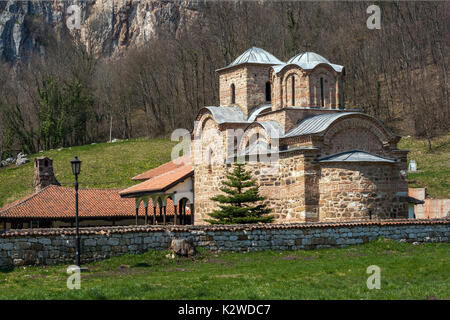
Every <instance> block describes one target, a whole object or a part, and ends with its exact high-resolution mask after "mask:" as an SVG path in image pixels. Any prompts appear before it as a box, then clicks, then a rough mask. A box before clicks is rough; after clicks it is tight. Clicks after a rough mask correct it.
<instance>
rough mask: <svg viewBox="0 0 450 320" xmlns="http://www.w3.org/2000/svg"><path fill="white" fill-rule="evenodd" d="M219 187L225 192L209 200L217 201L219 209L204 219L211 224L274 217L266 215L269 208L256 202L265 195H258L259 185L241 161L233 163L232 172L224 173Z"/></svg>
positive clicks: (270, 219)
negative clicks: (224, 177) (209, 217)
mask: <svg viewBox="0 0 450 320" xmlns="http://www.w3.org/2000/svg"><path fill="white" fill-rule="evenodd" d="M226 177H227V180H225V181H223V182H222V184H223V185H224V186H223V187H221V188H220V190H221V191H223V192H224V193H225V194H220V195H217V196H215V197H212V198H211V200H213V201H216V202H219V209H218V210H214V212H213V213H211V214H210V216H211V218H213V219H208V220H206V221H207V222H209V223H211V224H239V223H257V222H265V223H268V222H272V221H273V219H274V217H273V216H272V215H267V214H268V213H270V212H271V209H269V208H267V207H266V205H265V204H256V202H259V201H262V200H265V199H266V197H263V196H260V195H259V186H258V185H257V184H256V181H255V180H253V179H252V176H251V174H250V172H248V171H246V170H245V169H244V165H243V164H241V163H236V164H234V170H233V172H232V173H229V174H227V175H226Z"/></svg>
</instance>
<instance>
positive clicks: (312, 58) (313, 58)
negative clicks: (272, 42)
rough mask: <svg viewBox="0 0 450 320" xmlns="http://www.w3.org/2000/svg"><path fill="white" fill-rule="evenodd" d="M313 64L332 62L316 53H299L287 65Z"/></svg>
mask: <svg viewBox="0 0 450 320" xmlns="http://www.w3.org/2000/svg"><path fill="white" fill-rule="evenodd" d="M312 62H319V63H330V61H328V60H327V59H325V58H324V57H322V56H321V55H320V54H317V53H314V52H302V53H299V54H297V55H296V56H293V57H292V58H290V59H289V60H288V62H287V63H312Z"/></svg>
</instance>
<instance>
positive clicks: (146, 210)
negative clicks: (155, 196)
mask: <svg viewBox="0 0 450 320" xmlns="http://www.w3.org/2000/svg"><path fill="white" fill-rule="evenodd" d="M145 224H148V204H147V205H146V206H145Z"/></svg>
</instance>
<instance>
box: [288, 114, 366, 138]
mask: <svg viewBox="0 0 450 320" xmlns="http://www.w3.org/2000/svg"><path fill="white" fill-rule="evenodd" d="M350 114H363V113H361V112H339V113H324V114H319V115H317V116H312V117H309V118H306V119H304V120H302V121H301V122H300V123H299V124H298V125H297V126H296V127H295V128H293V129H291V130H290V131H289V132H287V133H286V134H285V136H284V137H285V138H288V137H296V136H301V135H304V134H315V133H319V132H322V131H324V130H326V129H327V128H328V127H329V126H330V125H331V124H332V123H333V122H334V121H336V120H337V119H339V118H341V117H343V116H347V115H350Z"/></svg>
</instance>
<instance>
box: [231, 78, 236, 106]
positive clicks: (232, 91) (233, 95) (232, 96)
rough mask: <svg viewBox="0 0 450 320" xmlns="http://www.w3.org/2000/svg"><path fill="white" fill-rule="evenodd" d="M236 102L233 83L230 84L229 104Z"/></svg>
mask: <svg viewBox="0 0 450 320" xmlns="http://www.w3.org/2000/svg"><path fill="white" fill-rule="evenodd" d="M235 103H236V88H235V87H234V83H232V84H231V104H235Z"/></svg>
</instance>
